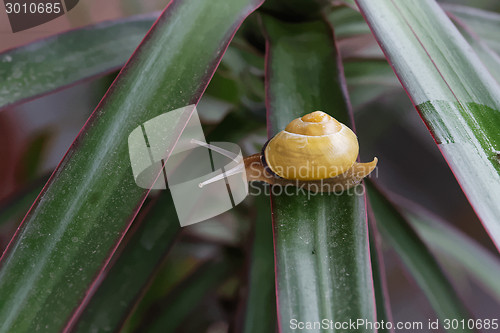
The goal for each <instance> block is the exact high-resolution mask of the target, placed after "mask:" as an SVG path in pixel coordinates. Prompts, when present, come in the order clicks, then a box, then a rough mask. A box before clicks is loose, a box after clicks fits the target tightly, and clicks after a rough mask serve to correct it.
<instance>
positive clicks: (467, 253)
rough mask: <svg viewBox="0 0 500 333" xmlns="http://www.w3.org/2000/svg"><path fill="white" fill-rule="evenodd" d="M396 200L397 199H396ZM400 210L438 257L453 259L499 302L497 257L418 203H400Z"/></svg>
mask: <svg viewBox="0 0 500 333" xmlns="http://www.w3.org/2000/svg"><path fill="white" fill-rule="evenodd" d="M397 203H399V202H397ZM402 208H403V209H404V210H403V211H402V212H403V214H404V215H405V217H406V218H407V219H408V222H410V224H411V225H412V227H413V228H414V229H415V231H416V232H417V233H418V234H419V236H420V237H421V238H422V240H423V241H424V242H425V243H426V244H427V245H428V246H429V248H430V249H431V250H433V252H434V253H436V254H437V255H439V256H438V259H440V258H441V259H442V261H446V262H449V261H453V262H455V263H457V264H458V265H460V267H462V268H463V270H464V272H466V274H467V275H468V276H470V277H471V278H473V279H474V280H476V281H477V282H479V283H480V284H481V285H482V286H483V287H484V288H485V289H487V290H488V292H489V293H490V294H491V295H492V296H493V297H495V298H496V299H497V300H498V301H499V302H500V281H499V280H498V277H499V276H500V258H499V256H498V255H497V256H495V255H493V254H492V253H491V252H489V251H488V250H487V249H486V248H484V247H483V246H481V245H480V244H479V243H478V242H476V241H475V240H473V239H472V238H471V237H469V236H467V235H466V234H464V233H462V232H461V231H459V230H457V229H456V228H453V227H452V226H451V225H449V224H447V223H445V222H443V221H441V220H440V219H438V218H437V217H435V216H433V215H431V214H430V213H428V212H424V211H423V210H422V208H421V207H418V209H416V208H417V207H415V206H409V205H408V204H403V205H402Z"/></svg>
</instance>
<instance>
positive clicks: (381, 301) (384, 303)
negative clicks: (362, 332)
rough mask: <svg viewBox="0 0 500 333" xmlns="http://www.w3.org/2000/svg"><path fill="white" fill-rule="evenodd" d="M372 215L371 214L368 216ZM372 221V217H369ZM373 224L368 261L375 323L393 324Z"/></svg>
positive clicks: (385, 330) (387, 332)
mask: <svg viewBox="0 0 500 333" xmlns="http://www.w3.org/2000/svg"><path fill="white" fill-rule="evenodd" d="M370 215H372V214H370ZM369 220H370V221H373V220H374V218H373V216H370V217H369ZM373 224H374V223H369V233H370V238H369V240H370V259H371V264H372V275H373V289H374V291H375V301H376V309H377V322H382V321H383V322H386V323H387V322H391V323H392V322H394V321H393V320H392V312H391V304H390V300H389V290H388V289H387V281H386V279H385V266H384V258H383V253H382V249H381V247H382V240H381V239H380V238H381V237H380V235H379V234H378V231H377V230H376V228H375V226H374V225H373ZM393 332H394V329H391V328H388V327H387V325H384V327H381V328H379V330H378V333H393Z"/></svg>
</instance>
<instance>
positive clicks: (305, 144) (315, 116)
mask: <svg viewBox="0 0 500 333" xmlns="http://www.w3.org/2000/svg"><path fill="white" fill-rule="evenodd" d="M358 153H359V145H358V139H357V137H356V134H354V132H353V131H352V130H351V129H349V128H348V127H347V126H345V125H344V124H342V123H340V122H339V121H337V120H336V119H334V118H333V117H331V116H330V115H328V114H326V113H324V112H322V111H315V112H312V113H309V114H306V115H305V116H303V117H301V118H297V119H294V120H293V121H292V122H291V123H290V124H288V126H287V127H286V128H285V130H284V131H281V132H279V133H278V134H277V135H276V136H274V137H273V138H272V139H271V140H270V141H269V142H268V143H267V145H266V146H265V147H264V151H263V154H262V157H263V164H264V165H265V166H266V167H267V168H268V170H270V171H271V172H272V173H274V174H275V175H278V176H279V177H282V178H285V179H294V180H319V179H326V178H333V177H336V176H338V175H340V174H343V173H344V172H346V171H347V170H349V169H350V168H351V167H352V166H353V165H354V163H355V162H356V159H357V157H358Z"/></svg>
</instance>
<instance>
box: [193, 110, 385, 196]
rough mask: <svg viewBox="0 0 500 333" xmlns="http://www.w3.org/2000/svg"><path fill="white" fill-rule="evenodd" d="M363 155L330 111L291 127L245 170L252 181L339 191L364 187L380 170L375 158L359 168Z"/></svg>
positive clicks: (253, 157)
mask: <svg viewBox="0 0 500 333" xmlns="http://www.w3.org/2000/svg"><path fill="white" fill-rule="evenodd" d="M358 153H359V145H358V139H357V137H356V134H354V132H353V131H352V130H351V129H350V128H349V127H347V126H346V125H344V124H342V123H340V122H339V121H337V120H336V119H335V118H333V117H331V116H330V115H328V114H327V113H325V112H322V111H314V112H312V113H309V114H306V115H304V116H303V117H301V118H297V119H294V120H293V121H292V122H290V123H289V124H288V125H287V126H286V128H285V129H284V130H283V131H281V132H279V133H278V134H276V135H275V136H274V137H272V138H271V139H270V140H269V141H268V142H267V143H266V144H265V145H264V147H263V149H262V152H261V153H259V154H254V155H251V156H248V157H245V158H244V170H245V171H246V176H247V180H248V181H263V182H266V183H269V184H271V185H282V186H287V185H293V186H298V187H305V188H306V189H307V190H308V191H311V192H338V191H342V190H345V189H347V188H350V187H353V186H355V185H357V184H359V183H360V182H361V180H362V179H363V178H365V177H366V176H368V175H369V174H370V173H371V172H372V171H373V170H374V169H375V167H376V165H377V162H378V159H377V158H376V157H375V158H374V159H373V161H372V162H368V163H358V162H356V160H357V158H358ZM242 171H243V168H242V167H240V168H235V169H234V170H228V172H227V173H226V176H227V175H230V174H234V173H237V172H242ZM219 178H221V177H216V178H213V179H211V180H209V181H207V182H204V183H202V184H200V187H201V186H203V185H205V184H207V183H210V182H213V181H215V180H217V179H219Z"/></svg>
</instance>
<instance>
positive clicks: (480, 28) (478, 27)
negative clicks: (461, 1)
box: [441, 4, 500, 53]
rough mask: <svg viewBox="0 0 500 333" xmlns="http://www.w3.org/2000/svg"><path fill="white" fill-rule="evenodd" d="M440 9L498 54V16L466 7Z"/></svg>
mask: <svg viewBox="0 0 500 333" xmlns="http://www.w3.org/2000/svg"><path fill="white" fill-rule="evenodd" d="M441 7H443V9H444V10H445V11H446V13H447V14H448V15H450V16H451V17H452V18H453V19H458V20H460V21H462V22H463V23H464V24H466V25H467V26H468V27H469V28H470V29H471V30H472V31H473V32H474V33H475V34H476V35H477V36H479V37H480V38H481V39H482V40H484V41H485V42H486V44H487V45H488V46H489V47H490V48H491V49H492V50H494V51H495V52H497V53H500V37H499V36H498V29H500V14H499V13H495V12H490V11H486V10H481V9H478V8H472V7H467V6H460V5H452V4H442V5H441Z"/></svg>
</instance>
